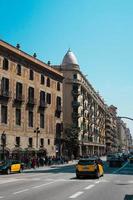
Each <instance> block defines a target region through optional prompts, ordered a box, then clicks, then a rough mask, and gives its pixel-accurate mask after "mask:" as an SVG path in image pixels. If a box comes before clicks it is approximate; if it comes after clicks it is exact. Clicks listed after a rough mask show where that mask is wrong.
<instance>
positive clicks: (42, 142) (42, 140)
mask: <svg viewBox="0 0 133 200" xmlns="http://www.w3.org/2000/svg"><path fill="white" fill-rule="evenodd" d="M40 146H41V147H43V146H44V139H43V138H41V139H40Z"/></svg>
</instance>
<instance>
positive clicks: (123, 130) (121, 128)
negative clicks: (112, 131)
mask: <svg viewBox="0 0 133 200" xmlns="http://www.w3.org/2000/svg"><path fill="white" fill-rule="evenodd" d="M117 126H118V135H119V151H121V152H123V153H128V152H130V149H131V146H132V136H131V134H130V130H129V129H128V128H127V126H126V123H124V121H123V120H122V119H120V118H118V119H117Z"/></svg>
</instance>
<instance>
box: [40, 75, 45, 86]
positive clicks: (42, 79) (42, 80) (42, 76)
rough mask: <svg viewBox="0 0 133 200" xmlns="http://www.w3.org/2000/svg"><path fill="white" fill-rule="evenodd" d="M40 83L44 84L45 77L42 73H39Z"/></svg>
mask: <svg viewBox="0 0 133 200" xmlns="http://www.w3.org/2000/svg"><path fill="white" fill-rule="evenodd" d="M41 84H42V85H44V84H45V78H44V75H42V74H41Z"/></svg>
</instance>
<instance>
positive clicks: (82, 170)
mask: <svg viewBox="0 0 133 200" xmlns="http://www.w3.org/2000/svg"><path fill="white" fill-rule="evenodd" d="M103 175H104V170H103V163H102V161H101V160H100V159H98V158H97V157H96V158H95V157H90V158H81V159H80V160H79V161H78V164H77V165H76V177H77V178H80V177H87V176H94V177H96V178H99V177H100V176H103Z"/></svg>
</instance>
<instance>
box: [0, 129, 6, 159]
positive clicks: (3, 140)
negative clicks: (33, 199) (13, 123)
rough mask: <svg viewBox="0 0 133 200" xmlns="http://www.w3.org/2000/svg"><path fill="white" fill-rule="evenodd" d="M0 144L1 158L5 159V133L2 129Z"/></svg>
mask: <svg viewBox="0 0 133 200" xmlns="http://www.w3.org/2000/svg"><path fill="white" fill-rule="evenodd" d="M1 144H2V153H3V160H5V146H6V133H5V131H3V133H2V134H1Z"/></svg>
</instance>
